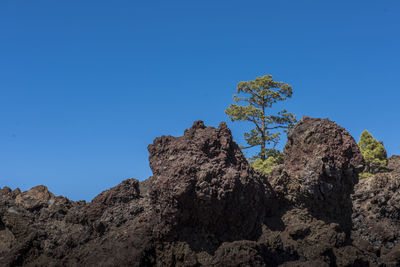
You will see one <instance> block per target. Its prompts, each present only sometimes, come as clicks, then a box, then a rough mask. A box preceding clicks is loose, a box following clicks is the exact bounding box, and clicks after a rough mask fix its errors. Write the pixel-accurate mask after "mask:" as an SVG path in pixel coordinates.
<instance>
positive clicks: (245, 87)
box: [225, 75, 296, 161]
mask: <svg viewBox="0 0 400 267" xmlns="http://www.w3.org/2000/svg"><path fill="white" fill-rule="evenodd" d="M237 93H238V94H240V96H238V95H233V99H234V102H236V103H234V104H231V105H230V106H229V107H228V108H227V109H226V110H225V113H226V114H227V115H228V116H229V118H230V119H231V121H248V122H250V123H252V124H253V126H254V128H253V129H251V130H250V131H249V132H246V133H245V134H244V138H245V140H246V142H247V144H248V146H247V147H243V149H246V148H251V147H255V146H260V152H259V153H258V154H257V155H256V156H254V157H253V160H257V159H261V160H262V161H264V160H266V159H267V158H268V157H270V156H276V154H277V153H279V151H277V150H276V149H275V147H276V145H277V144H278V142H279V140H280V136H281V133H282V131H286V130H287V129H288V128H290V127H291V126H293V125H294V124H295V123H296V116H295V115H293V114H292V113H289V112H287V111H286V110H285V109H284V110H282V111H280V112H278V113H276V114H270V113H269V112H270V109H271V107H272V105H273V104H275V103H277V102H280V101H284V100H286V99H287V98H290V97H292V94H293V90H292V87H291V86H290V85H288V84H286V83H283V82H277V81H274V80H273V78H272V76H271V75H266V76H262V77H257V78H256V79H255V80H253V81H244V82H240V83H239V84H238V85H237ZM239 103H244V104H245V105H241V104H239Z"/></svg>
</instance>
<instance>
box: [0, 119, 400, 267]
mask: <svg viewBox="0 0 400 267" xmlns="http://www.w3.org/2000/svg"><path fill="white" fill-rule="evenodd" d="M148 149H149V152H150V158H149V160H150V166H151V168H152V170H153V174H154V175H153V176H152V177H150V178H149V179H147V180H145V181H142V182H139V181H138V180H135V179H128V180H125V181H123V182H122V183H121V184H119V185H117V186H115V187H113V188H111V189H109V190H106V191H104V192H102V193H101V194H99V195H98V196H97V197H96V198H94V199H93V201H92V202H90V203H86V202H84V201H78V202H74V201H70V200H68V199H66V198H64V197H59V196H54V195H53V194H52V193H51V192H49V191H48V190H47V188H46V187H44V186H38V187H35V188H32V189H31V190H28V191H26V192H20V191H19V190H14V191H12V190H11V189H10V188H7V187H5V188H3V189H0V241H1V242H0V266H278V265H281V266H354V265H355V266H367V265H371V266H373V265H379V264H383V265H384V264H386V265H388V266H396V264H400V253H399V252H400V247H399V244H400V243H399V242H398V241H399V239H400V223H399V221H400V216H399V214H400V207H399V205H398V203H399V200H400V198H399V194H398V192H399V189H400V188H399V187H400V182H399V181H400V172H399V170H400V160H399V159H400V157H392V158H391V159H390V160H389V166H388V167H389V168H390V169H392V171H391V172H389V173H384V174H378V175H375V176H373V177H371V178H369V179H365V180H361V181H360V182H359V183H358V184H357V182H358V178H357V173H358V171H359V170H360V169H362V165H363V158H362V156H361V153H360V152H359V150H358V147H357V145H356V143H355V142H354V139H353V138H352V137H351V136H350V135H349V134H348V133H347V131H345V130H344V129H343V128H341V127H339V126H337V125H336V124H335V123H333V122H331V121H329V120H322V119H312V118H307V117H305V118H303V119H302V120H301V121H300V122H299V123H298V124H297V125H296V126H295V127H294V128H293V129H292V130H291V131H290V133H289V134H288V142H287V144H286V146H285V150H284V155H285V164H284V165H281V166H278V167H277V168H275V170H274V171H273V172H272V173H271V174H270V175H268V176H264V175H262V174H260V173H257V172H255V171H254V170H253V169H252V168H251V167H250V165H249V164H248V162H247V161H246V159H245V157H244V156H243V154H242V152H241V151H240V149H239V147H238V146H237V145H236V143H235V142H233V140H232V135H231V132H230V130H229V129H228V128H227V126H226V125H225V124H224V123H221V125H220V126H219V127H218V128H213V127H205V126H204V124H203V122H201V121H197V122H195V123H194V124H193V126H192V127H191V128H190V129H189V130H185V133H184V135H183V136H182V137H172V136H163V137H160V138H156V139H155V140H154V143H153V144H151V145H149V147H148ZM353 192H354V193H353ZM371 229H372V230H371Z"/></svg>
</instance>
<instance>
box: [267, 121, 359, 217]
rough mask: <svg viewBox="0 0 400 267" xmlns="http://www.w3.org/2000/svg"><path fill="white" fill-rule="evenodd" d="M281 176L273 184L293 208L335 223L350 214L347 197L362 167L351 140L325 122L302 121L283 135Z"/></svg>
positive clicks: (348, 198)
mask: <svg viewBox="0 0 400 267" xmlns="http://www.w3.org/2000/svg"><path fill="white" fill-rule="evenodd" d="M287 138H288V140H287V143H286V145H285V147H284V152H283V153H284V166H283V172H282V174H281V175H280V176H279V177H277V178H276V180H274V181H273V185H274V186H275V187H276V186H278V185H280V186H281V187H278V188H277V189H278V191H282V190H283V191H284V192H285V195H286V198H287V199H288V200H289V201H290V202H291V203H293V204H294V205H296V206H303V207H307V208H308V209H309V210H310V211H311V212H314V213H315V215H317V216H320V217H325V218H331V219H335V218H338V217H337V216H339V217H342V216H343V214H346V213H347V214H350V213H351V201H350V194H351V193H352V192H353V189H354V185H355V184H356V183H357V182H358V173H359V172H360V171H361V170H362V169H363V167H364V159H363V156H362V154H361V152H360V150H359V148H358V146H357V144H356V142H355V141H354V138H353V137H352V136H351V135H350V134H349V133H348V132H347V131H346V130H345V129H344V128H342V127H340V126H338V125H337V124H336V123H334V122H332V121H330V120H328V119H314V118H309V117H303V118H302V119H301V121H299V122H298V123H297V124H296V126H295V127H294V128H293V129H291V130H290V131H289V133H288V135H287Z"/></svg>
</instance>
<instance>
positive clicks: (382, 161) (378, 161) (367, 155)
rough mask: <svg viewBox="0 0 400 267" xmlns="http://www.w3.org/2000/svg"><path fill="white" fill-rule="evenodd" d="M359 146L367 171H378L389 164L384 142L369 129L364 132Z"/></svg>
mask: <svg viewBox="0 0 400 267" xmlns="http://www.w3.org/2000/svg"><path fill="white" fill-rule="evenodd" d="M358 146H359V148H360V151H361V153H362V154H363V156H364V159H365V163H366V165H367V170H366V171H367V172H372V173H375V172H378V171H379V170H380V169H381V168H382V167H385V166H386V165H387V154H386V149H385V147H384V146H383V143H382V142H380V141H377V140H376V139H375V138H374V137H373V136H372V135H371V134H370V133H369V132H368V131H367V130H364V131H363V132H362V134H361V136H360V140H359V141H358Z"/></svg>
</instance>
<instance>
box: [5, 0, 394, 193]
mask: <svg viewBox="0 0 400 267" xmlns="http://www.w3.org/2000/svg"><path fill="white" fill-rule="evenodd" d="M265 74H271V75H273V77H274V78H275V80H279V81H284V82H287V83H289V84H290V85H292V86H293V90H294V94H293V97H292V98H291V99H290V100H288V101H286V103H284V104H282V105H278V106H277V107H276V108H277V109H279V108H283V107H284V108H286V109H288V110H289V111H291V112H293V113H295V114H296V115H297V116H298V118H301V117H302V116H303V115H308V116H311V117H322V118H330V119H331V120H334V121H336V122H337V123H338V124H339V125H341V126H343V127H345V128H346V129H347V130H348V131H349V132H350V133H351V134H352V135H353V136H354V138H355V139H356V140H357V141H358V138H359V136H360V134H361V132H362V131H363V130H364V129H368V130H369V131H370V132H371V133H372V134H373V135H374V136H375V137H376V138H377V139H379V140H382V141H383V142H384V145H385V147H386V149H387V151H388V153H389V155H392V154H400V143H399V142H398V132H399V131H400V123H399V122H400V120H399V112H398V101H399V97H400V93H399V91H400V85H399V81H398V79H399V75H400V1H397V0H393V1H387V0H382V1H377V0H376V1H287V0H283V1H208V0H203V1H174V0H171V1H118V0H117V1H103V0H96V1H75V0H73V1H72V0H69V1H40V0H38V1H27V0H20V1H11V0H5V1H1V2H0V187H3V186H6V185H7V186H9V187H11V188H16V187H20V188H21V189H22V190H27V189H29V188H30V187H32V186H35V185H38V184H45V185H47V186H48V187H49V189H50V190H51V191H52V192H54V193H55V194H57V195H64V196H67V197H69V198H71V199H73V200H79V199H85V200H91V199H92V198H93V197H94V196H96V195H97V194H98V193H100V192H101V191H102V190H105V189H107V188H109V187H111V186H114V185H116V184H118V183H119V182H120V181H122V180H123V179H126V178H137V179H139V180H143V179H146V178H147V177H149V176H150V175H151V170H150V168H149V165H148V152H147V145H148V144H150V143H152V141H153V139H154V138H155V137H157V136H161V135H168V134H170V135H175V136H180V135H182V134H183V131H184V129H185V128H188V127H190V126H191V125H192V123H193V121H195V120H199V119H201V120H204V121H205V123H206V124H207V125H210V126H218V124H219V123H220V122H221V121H227V122H228V125H229V126H230V127H231V129H232V132H233V135H234V138H235V140H237V141H238V143H240V144H244V143H243V137H242V136H243V132H244V131H245V130H248V129H249V128H248V125H246V124H242V123H238V122H235V123H231V122H229V119H228V118H227V117H226V115H225V114H224V110H225V109H226V107H227V106H229V104H230V103H232V95H233V94H234V93H235V90H236V84H237V83H238V82H240V81H246V80H252V79H254V78H256V77H257V76H260V75H265ZM283 145H284V142H282V144H281V147H282V146H283Z"/></svg>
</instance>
